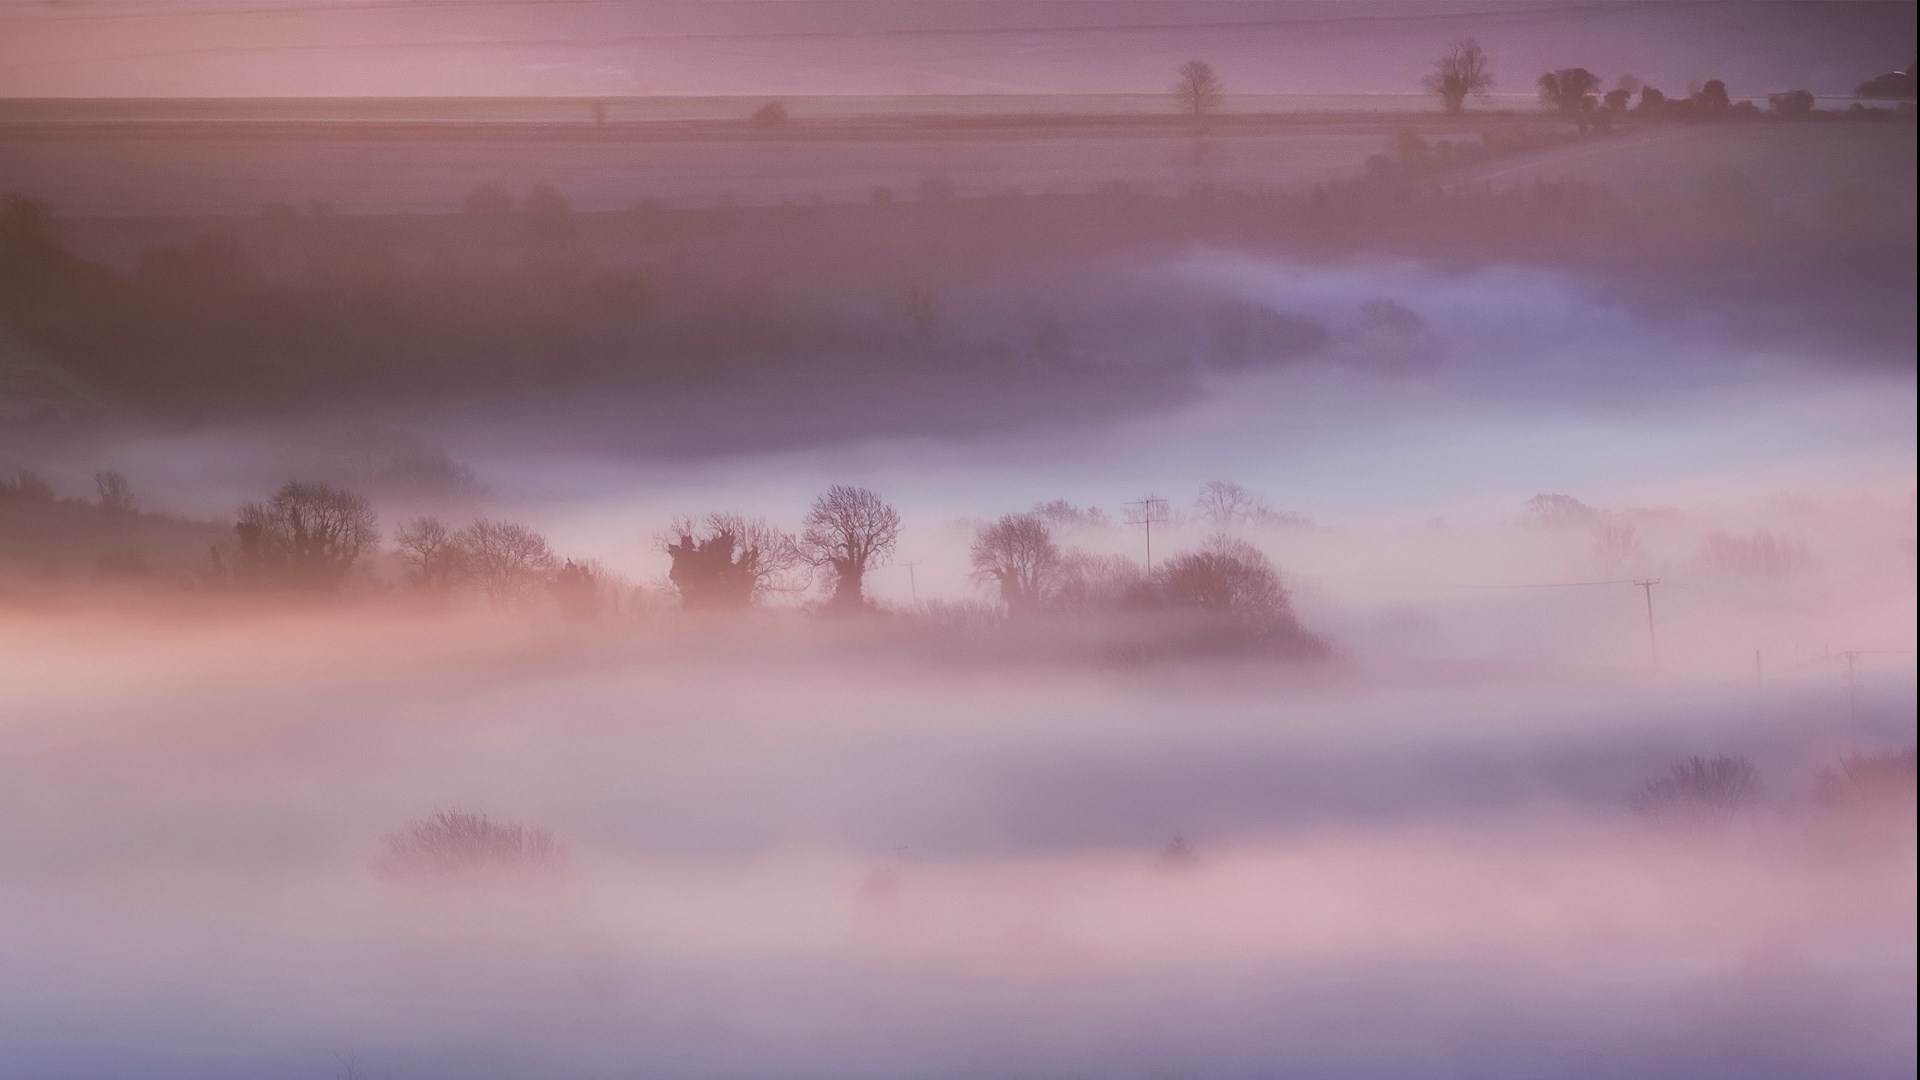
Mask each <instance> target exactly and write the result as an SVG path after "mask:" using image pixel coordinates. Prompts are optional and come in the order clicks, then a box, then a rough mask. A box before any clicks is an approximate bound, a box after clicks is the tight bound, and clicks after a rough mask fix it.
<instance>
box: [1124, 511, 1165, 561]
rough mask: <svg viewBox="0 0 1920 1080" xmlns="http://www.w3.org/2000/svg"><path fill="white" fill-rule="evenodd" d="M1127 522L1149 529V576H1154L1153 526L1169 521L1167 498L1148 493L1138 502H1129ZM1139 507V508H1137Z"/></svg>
mask: <svg viewBox="0 0 1920 1080" xmlns="http://www.w3.org/2000/svg"><path fill="white" fill-rule="evenodd" d="M1127 507H1128V509H1127V524H1129V525H1144V526H1146V530H1147V576H1148V577H1152V576H1153V527H1154V525H1155V524H1161V525H1164V524H1166V522H1167V500H1165V499H1163V498H1161V497H1159V496H1158V495H1147V496H1146V497H1144V498H1142V499H1140V500H1139V501H1137V502H1130V503H1128V504H1127ZM1135 507H1137V508H1138V509H1135Z"/></svg>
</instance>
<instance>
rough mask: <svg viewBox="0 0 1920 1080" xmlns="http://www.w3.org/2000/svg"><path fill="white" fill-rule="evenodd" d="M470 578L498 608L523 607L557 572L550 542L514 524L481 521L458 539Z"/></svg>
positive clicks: (467, 529)
mask: <svg viewBox="0 0 1920 1080" xmlns="http://www.w3.org/2000/svg"><path fill="white" fill-rule="evenodd" d="M454 543H455V544H457V545H458V546H459V548H460V550H461V552H462V553H463V557H464V559H465V564H466V576H467V577H468V579H469V580H471V581H473V582H474V583H475V584H477V585H478V586H479V587H480V588H481V589H482V590H483V591H484V592H485V593H486V594H487V600H488V602H489V603H491V604H492V605H493V606H494V607H496V608H512V607H517V606H518V605H520V604H521V603H522V602H523V601H524V600H525V599H526V597H527V595H528V594H529V593H530V592H531V591H532V590H533V588H534V586H535V585H537V584H539V583H540V582H541V581H543V580H544V579H545V577H546V576H547V574H548V573H549V572H551V571H552V570H553V568H554V562H555V560H554V557H553V549H552V548H550V547H548V546H547V538H546V537H544V536H541V535H540V534H539V533H537V532H534V531H533V530H532V529H529V528H527V527H526V526H525V525H519V524H516V523H514V522H511V521H490V520H488V519H486V518H481V519H479V520H477V521H475V522H474V523H473V524H471V525H468V526H467V527H466V528H464V529H461V530H460V531H459V532H458V533H457V534H455V536H454Z"/></svg>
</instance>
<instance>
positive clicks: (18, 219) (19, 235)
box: [0, 192, 59, 263]
mask: <svg viewBox="0 0 1920 1080" xmlns="http://www.w3.org/2000/svg"><path fill="white" fill-rule="evenodd" d="M58 250H59V244H58V242H57V233H56V231H55V226H54V218H53V204H52V203H50V202H47V201H46V200H45V199H36V198H34V197H32V196H30V195H20V194H17V193H14V192H8V193H7V194H5V195H0V263H6V262H14V261H19V262H31V261H34V260H39V259H44V258H46V257H48V256H49V255H51V254H52V253H53V252H55V251H58Z"/></svg>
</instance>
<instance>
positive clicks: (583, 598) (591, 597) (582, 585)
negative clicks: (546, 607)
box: [549, 559, 600, 622]
mask: <svg viewBox="0 0 1920 1080" xmlns="http://www.w3.org/2000/svg"><path fill="white" fill-rule="evenodd" d="M549 588H550V589H551V590H552V592H553V599H554V603H555V604H557V605H558V606H559V608H560V617H561V618H563V619H566V620H567V621H568V622H592V621H593V620H595V619H597V618H599V617H600V583H599V581H598V580H596V577H595V574H594V572H593V568H592V567H590V566H588V565H587V564H586V563H577V562H574V561H573V560H572V559H568V560H567V561H566V562H565V563H563V564H561V566H560V569H558V570H556V571H554V574H553V581H552V582H551V583H550V585H549Z"/></svg>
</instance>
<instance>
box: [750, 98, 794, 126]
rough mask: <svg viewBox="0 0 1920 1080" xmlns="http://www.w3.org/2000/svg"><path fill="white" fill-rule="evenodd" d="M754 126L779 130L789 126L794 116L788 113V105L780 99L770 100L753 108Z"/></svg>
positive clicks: (752, 118)
mask: <svg viewBox="0 0 1920 1080" xmlns="http://www.w3.org/2000/svg"><path fill="white" fill-rule="evenodd" d="M751 120H752V122H753V126H754V127H757V128H761V129H763V130H767V131H778V130H779V129H781V128H784V127H786V126H787V124H788V123H789V122H790V121H791V120H792V117H790V116H788V115H787V107H786V106H785V105H783V104H781V103H780V102H778V101H769V102H767V103H766V104H765V105H762V106H760V107H759V108H757V109H755V110H753V116H752V117H751Z"/></svg>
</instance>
